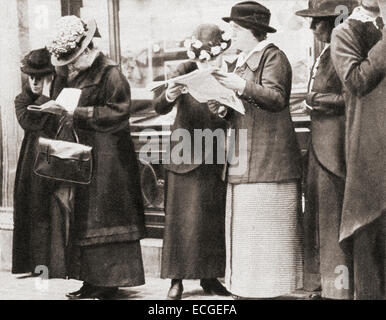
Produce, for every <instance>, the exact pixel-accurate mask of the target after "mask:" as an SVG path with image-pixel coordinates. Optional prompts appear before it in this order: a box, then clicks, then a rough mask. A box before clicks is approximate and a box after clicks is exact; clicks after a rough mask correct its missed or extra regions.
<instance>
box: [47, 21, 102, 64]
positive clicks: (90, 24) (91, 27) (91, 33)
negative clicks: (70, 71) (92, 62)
mask: <svg viewBox="0 0 386 320" xmlns="http://www.w3.org/2000/svg"><path fill="white" fill-rule="evenodd" d="M86 25H87V31H86V37H85V38H84V39H83V40H82V43H81V44H80V47H79V48H77V49H76V50H75V52H74V53H72V54H70V55H69V56H66V57H64V58H57V57H55V56H54V55H52V57H51V63H52V64H53V65H54V66H55V67H63V66H66V65H68V64H69V63H71V62H73V61H74V60H75V59H76V58H78V57H79V56H80V55H81V54H82V53H83V52H84V51H85V50H86V49H87V47H88V46H89V44H90V43H91V41H92V39H93V38H94V37H95V36H98V35H99V32H97V30H98V29H97V25H96V22H95V20H94V19H91V20H89V21H87V22H86ZM96 32H97V33H96Z"/></svg>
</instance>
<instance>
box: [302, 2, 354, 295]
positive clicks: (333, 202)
mask: <svg viewBox="0 0 386 320" xmlns="http://www.w3.org/2000/svg"><path fill="white" fill-rule="evenodd" d="M355 5H358V3H357V1H354V0H310V1H309V6H308V9H305V10H301V11H298V12H296V14H297V15H299V16H302V17H309V18H312V20H311V29H312V31H313V33H314V35H315V38H316V39H317V40H319V41H321V42H322V43H323V44H324V49H323V50H322V52H321V54H320V55H319V56H318V57H317V59H316V61H315V64H314V66H313V68H312V72H311V78H310V81H309V85H308V87H309V89H308V95H307V99H306V103H307V105H308V106H309V107H310V108H312V111H311V137H312V138H311V143H310V147H309V159H308V173H307V184H306V198H307V202H306V212H305V219H304V222H305V223H304V275H305V276H304V288H305V289H306V290H311V291H314V290H316V289H318V288H319V287H320V286H321V289H322V292H321V294H322V297H323V298H329V299H350V298H351V297H352V290H353V288H352V284H351V283H350V281H349V279H350V278H351V273H352V267H351V264H352V263H351V258H350V255H349V253H351V252H347V251H348V250H347V248H346V252H345V251H344V250H343V248H341V246H340V244H339V228H340V220H341V214H342V205H343V194H344V176H345V159H344V122H345V117H344V111H345V105H344V98H343V93H342V91H343V90H342V84H341V81H340V79H339V77H338V75H337V74H336V71H335V68H334V66H333V64H332V61H331V51H330V42H331V33H332V30H333V29H334V27H335V23H336V20H337V17H338V16H339V15H340V10H337V7H338V6H345V7H346V8H347V10H348V11H350V12H351V11H352V8H353V7H354V6H355ZM338 266H344V267H346V269H345V270H347V272H344V273H343V275H342V277H345V284H347V285H339V286H336V284H335V280H336V278H337V274H336V271H335V270H336V268H337V267H338Z"/></svg>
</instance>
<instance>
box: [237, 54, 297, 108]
mask: <svg viewBox="0 0 386 320" xmlns="http://www.w3.org/2000/svg"><path fill="white" fill-rule="evenodd" d="M258 80H259V79H258ZM258 80H257V81H258ZM291 83H292V69H291V65H290V63H289V61H288V59H287V57H286V56H285V55H284V53H282V52H281V51H280V50H275V51H270V52H269V53H268V54H267V58H266V61H265V64H264V69H263V73H262V78H261V84H260V83H256V82H254V81H249V80H247V82H246V86H245V90H244V92H243V94H242V95H240V98H241V99H243V100H246V101H247V102H249V103H252V104H254V105H256V106H257V107H260V108H261V109H265V110H268V111H271V112H279V111H282V110H283V109H285V108H286V107H287V106H288V102H289V97H290V94H291Z"/></svg>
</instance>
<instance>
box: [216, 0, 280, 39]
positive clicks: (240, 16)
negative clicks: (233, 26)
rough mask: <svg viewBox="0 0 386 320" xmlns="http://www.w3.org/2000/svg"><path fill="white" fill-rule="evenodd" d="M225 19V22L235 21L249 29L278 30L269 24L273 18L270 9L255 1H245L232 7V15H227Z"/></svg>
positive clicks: (272, 31) (271, 31)
mask: <svg viewBox="0 0 386 320" xmlns="http://www.w3.org/2000/svg"><path fill="white" fill-rule="evenodd" d="M223 20H224V21H225V22H230V21H234V22H235V23H237V24H238V25H240V26H242V27H244V28H247V29H255V30H261V31H263V32H270V33H274V32H276V29H274V28H272V27H270V26H269V22H270V20H271V12H270V11H269V9H268V8H266V7H264V6H263V5H261V4H260V3H257V2H255V1H244V2H240V3H237V4H235V5H234V6H233V7H232V9H231V15H230V17H225V18H223Z"/></svg>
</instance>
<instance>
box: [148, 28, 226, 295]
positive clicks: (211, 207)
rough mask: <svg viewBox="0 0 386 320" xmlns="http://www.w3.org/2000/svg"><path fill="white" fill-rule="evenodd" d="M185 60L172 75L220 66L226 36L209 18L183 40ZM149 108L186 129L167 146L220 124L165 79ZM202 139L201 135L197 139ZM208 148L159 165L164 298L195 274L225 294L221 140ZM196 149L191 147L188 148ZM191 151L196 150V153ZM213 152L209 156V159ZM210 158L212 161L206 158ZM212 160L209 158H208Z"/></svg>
mask: <svg viewBox="0 0 386 320" xmlns="http://www.w3.org/2000/svg"><path fill="white" fill-rule="evenodd" d="M186 46H187V48H188V51H187V52H188V57H189V58H190V61H189V62H186V63H183V64H181V65H180V66H179V67H178V68H177V71H176V72H175V74H173V75H172V77H175V76H179V75H183V74H186V73H189V72H192V71H194V70H197V69H201V68H208V67H213V66H216V67H219V66H221V62H222V60H221V59H222V57H221V54H222V53H223V52H224V51H225V50H226V49H228V47H229V46H230V39H229V38H228V37H227V36H226V34H225V33H224V32H223V31H221V30H220V29H219V27H218V26H216V25H213V24H203V25H200V26H198V27H197V29H196V30H195V32H194V34H193V37H192V38H191V39H188V40H187V41H186ZM154 107H155V110H156V111H157V112H158V113H160V114H166V113H169V112H170V111H172V109H173V108H174V107H176V108H177V115H176V119H175V122H174V125H173V127H172V132H177V130H185V132H186V131H187V132H188V133H189V136H187V137H186V138H187V139H188V141H185V140H183V142H178V141H171V147H172V148H171V149H172V150H173V148H174V146H176V145H177V144H181V143H183V144H184V145H185V146H186V145H190V146H191V148H192V149H193V148H194V146H195V145H196V144H197V143H199V142H198V141H194V130H195V129H200V130H205V129H208V130H210V131H211V132H213V131H214V130H216V129H221V132H222V133H224V130H225V125H226V123H225V121H223V120H221V119H216V117H214V116H213V115H212V114H211V113H210V112H209V110H208V104H207V103H199V102H197V101H196V100H195V99H194V98H193V97H192V96H191V95H190V94H189V93H187V92H186V90H185V88H184V87H183V86H181V85H177V84H171V85H169V86H168V88H167V89H166V91H165V92H163V94H161V95H160V96H159V97H158V98H156V99H155V101H154ZM201 142H203V145H204V144H205V141H202V140H201ZM222 142H223V144H222V143H221V139H220V140H218V141H217V145H216V144H214V147H213V148H212V149H210V150H209V148H203V147H201V148H202V155H200V156H199V161H194V160H195V159H194V156H195V155H194V152H193V150H192V152H191V154H189V155H186V154H185V155H183V157H184V158H185V157H188V159H189V160H190V161H189V163H181V164H176V163H173V162H174V161H173V158H172V159H171V164H167V165H165V168H166V170H167V184H166V190H167V191H166V196H165V205H166V208H165V210H166V224H165V234H164V243H163V252H162V267H161V277H162V278H167V279H172V281H171V287H170V290H169V292H168V299H173V300H177V299H181V296H182V292H183V284H182V280H183V279H200V280H201V286H202V287H203V289H204V291H205V292H206V293H208V294H210V293H214V294H219V295H226V294H227V291H226V290H225V288H224V287H223V286H222V285H221V283H220V282H219V281H218V280H217V278H219V277H223V276H224V272H225V236H224V226H225V220H224V219H225V190H226V185H225V184H224V182H223V181H222V180H221V172H222V168H223V165H221V164H217V160H216V155H217V152H218V151H219V153H220V154H221V153H222V154H224V149H223V148H224V141H222ZM194 151H196V149H195V150H194ZM196 156H197V155H196ZM213 157H214V159H213ZM210 158H212V159H213V160H212V161H213V162H207V161H208V160H209V159H210ZM208 163H213V164H208Z"/></svg>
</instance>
